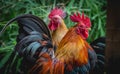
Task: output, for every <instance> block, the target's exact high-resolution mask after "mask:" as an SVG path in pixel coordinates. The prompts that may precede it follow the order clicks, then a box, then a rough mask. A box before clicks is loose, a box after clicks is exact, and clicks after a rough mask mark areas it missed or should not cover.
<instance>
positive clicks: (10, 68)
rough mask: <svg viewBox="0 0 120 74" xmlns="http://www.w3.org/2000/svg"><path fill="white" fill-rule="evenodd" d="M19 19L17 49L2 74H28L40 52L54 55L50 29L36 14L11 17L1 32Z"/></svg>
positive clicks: (0, 71) (0, 70)
mask: <svg viewBox="0 0 120 74" xmlns="http://www.w3.org/2000/svg"><path fill="white" fill-rule="evenodd" d="M14 21H17V23H18V26H19V34H18V35H17V38H16V41H17V44H16V46H15V50H14V51H13V52H12V53H11V56H10V58H9V59H8V61H7V62H6V63H5V65H4V66H2V67H1V68H0V73H2V74H4V73H5V74H27V73H28V70H29V69H30V68H32V66H33V65H34V64H35V61H36V60H37V58H38V57H39V56H38V55H39V54H42V53H44V52H48V53H49V54H50V55H51V57H54V50H53V44H52V39H51V35H50V31H49V29H48V27H47V25H46V24H45V23H44V21H43V20H42V19H41V18H39V17H37V16H34V15H31V14H25V15H21V16H18V17H15V18H13V19H11V20H10V21H9V22H8V23H7V24H6V25H5V26H4V28H3V29H2V31H1V32H0V36H1V35H2V33H3V32H4V31H5V29H6V27H7V26H8V25H10V24H11V23H12V22H14Z"/></svg>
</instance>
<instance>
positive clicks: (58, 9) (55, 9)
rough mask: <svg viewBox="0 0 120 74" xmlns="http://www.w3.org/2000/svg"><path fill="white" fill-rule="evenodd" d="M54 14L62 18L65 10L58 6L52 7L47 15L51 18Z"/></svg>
mask: <svg viewBox="0 0 120 74" xmlns="http://www.w3.org/2000/svg"><path fill="white" fill-rule="evenodd" d="M55 15H59V16H60V17H61V18H64V17H65V16H66V14H65V12H64V11H63V10H62V9H60V8H54V9H53V10H52V11H51V12H50V14H49V15H48V17H49V18H52V17H53V16H55Z"/></svg>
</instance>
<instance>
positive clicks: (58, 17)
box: [48, 7, 68, 47]
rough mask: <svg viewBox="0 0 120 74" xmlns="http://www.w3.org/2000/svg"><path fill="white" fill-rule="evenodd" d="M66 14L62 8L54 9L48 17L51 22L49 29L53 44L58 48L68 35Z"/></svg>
mask: <svg viewBox="0 0 120 74" xmlns="http://www.w3.org/2000/svg"><path fill="white" fill-rule="evenodd" d="M65 16H66V14H65V12H64V11H63V10H62V9H61V8H57V7H56V8H54V9H53V10H52V11H51V12H50V13H49V15H48V17H49V19H50V22H49V24H48V28H49V29H50V31H51V35H52V40H53V44H54V45H55V46H56V47H57V46H58V45H59V43H60V41H61V40H62V38H63V37H64V35H65V34H66V33H67V31H68V28H67V27H66V25H65V22H64V20H63V19H64V18H65Z"/></svg>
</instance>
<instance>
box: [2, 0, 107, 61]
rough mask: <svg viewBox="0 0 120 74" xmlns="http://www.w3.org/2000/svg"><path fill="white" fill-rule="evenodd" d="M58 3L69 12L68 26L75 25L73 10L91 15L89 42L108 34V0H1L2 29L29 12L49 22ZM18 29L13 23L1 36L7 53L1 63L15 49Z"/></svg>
mask: <svg viewBox="0 0 120 74" xmlns="http://www.w3.org/2000/svg"><path fill="white" fill-rule="evenodd" d="M56 5H57V6H61V7H62V8H64V10H65V12H66V13H67V16H66V18H65V19H64V20H65V23H66V25H67V27H71V26H73V25H74V23H72V22H71V21H70V19H69V15H70V14H71V13H73V12H76V11H79V12H80V13H82V12H84V13H85V14H86V15H88V16H89V17H90V19H91V22H92V28H91V31H90V36H89V38H88V39H87V41H88V42H89V43H90V42H92V41H93V40H95V39H97V38H99V37H102V36H105V35H106V30H105V29H106V27H105V26H106V6H107V2H106V0H0V31H1V30H2V28H3V26H4V25H5V24H6V23H7V22H8V21H9V20H10V19H12V18H14V17H16V16H18V15H22V14H28V13H30V14H33V15H36V16H38V17H41V18H42V19H43V20H44V21H45V22H46V24H47V23H48V22H49V21H48V14H49V12H50V10H51V9H52V8H54V7H55V6H56ZM17 30H18V26H17V24H16V23H12V24H11V25H10V26H9V27H7V29H6V31H5V32H4V34H3V35H2V36H1V37H0V53H3V52H5V53H6V54H7V55H6V56H5V58H4V59H3V60H2V61H0V63H4V62H5V61H6V60H7V58H8V57H9V55H10V53H11V52H12V50H13V49H14V46H15V44H16V36H17V34H18V31H17ZM4 55H5V54H3V56H4ZM1 57H2V56H0V58H1Z"/></svg>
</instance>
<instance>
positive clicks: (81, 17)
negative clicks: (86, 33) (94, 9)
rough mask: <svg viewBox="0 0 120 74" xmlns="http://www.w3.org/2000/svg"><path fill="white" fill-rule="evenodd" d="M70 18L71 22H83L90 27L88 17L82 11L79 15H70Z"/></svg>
mask: <svg viewBox="0 0 120 74" xmlns="http://www.w3.org/2000/svg"><path fill="white" fill-rule="evenodd" d="M70 19H71V20H72V21H73V22H83V23H84V24H85V25H86V26H87V27H91V21H90V18H88V17H87V16H85V15H84V13H82V15H80V13H77V14H75V13H74V14H73V15H71V16H70Z"/></svg>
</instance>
